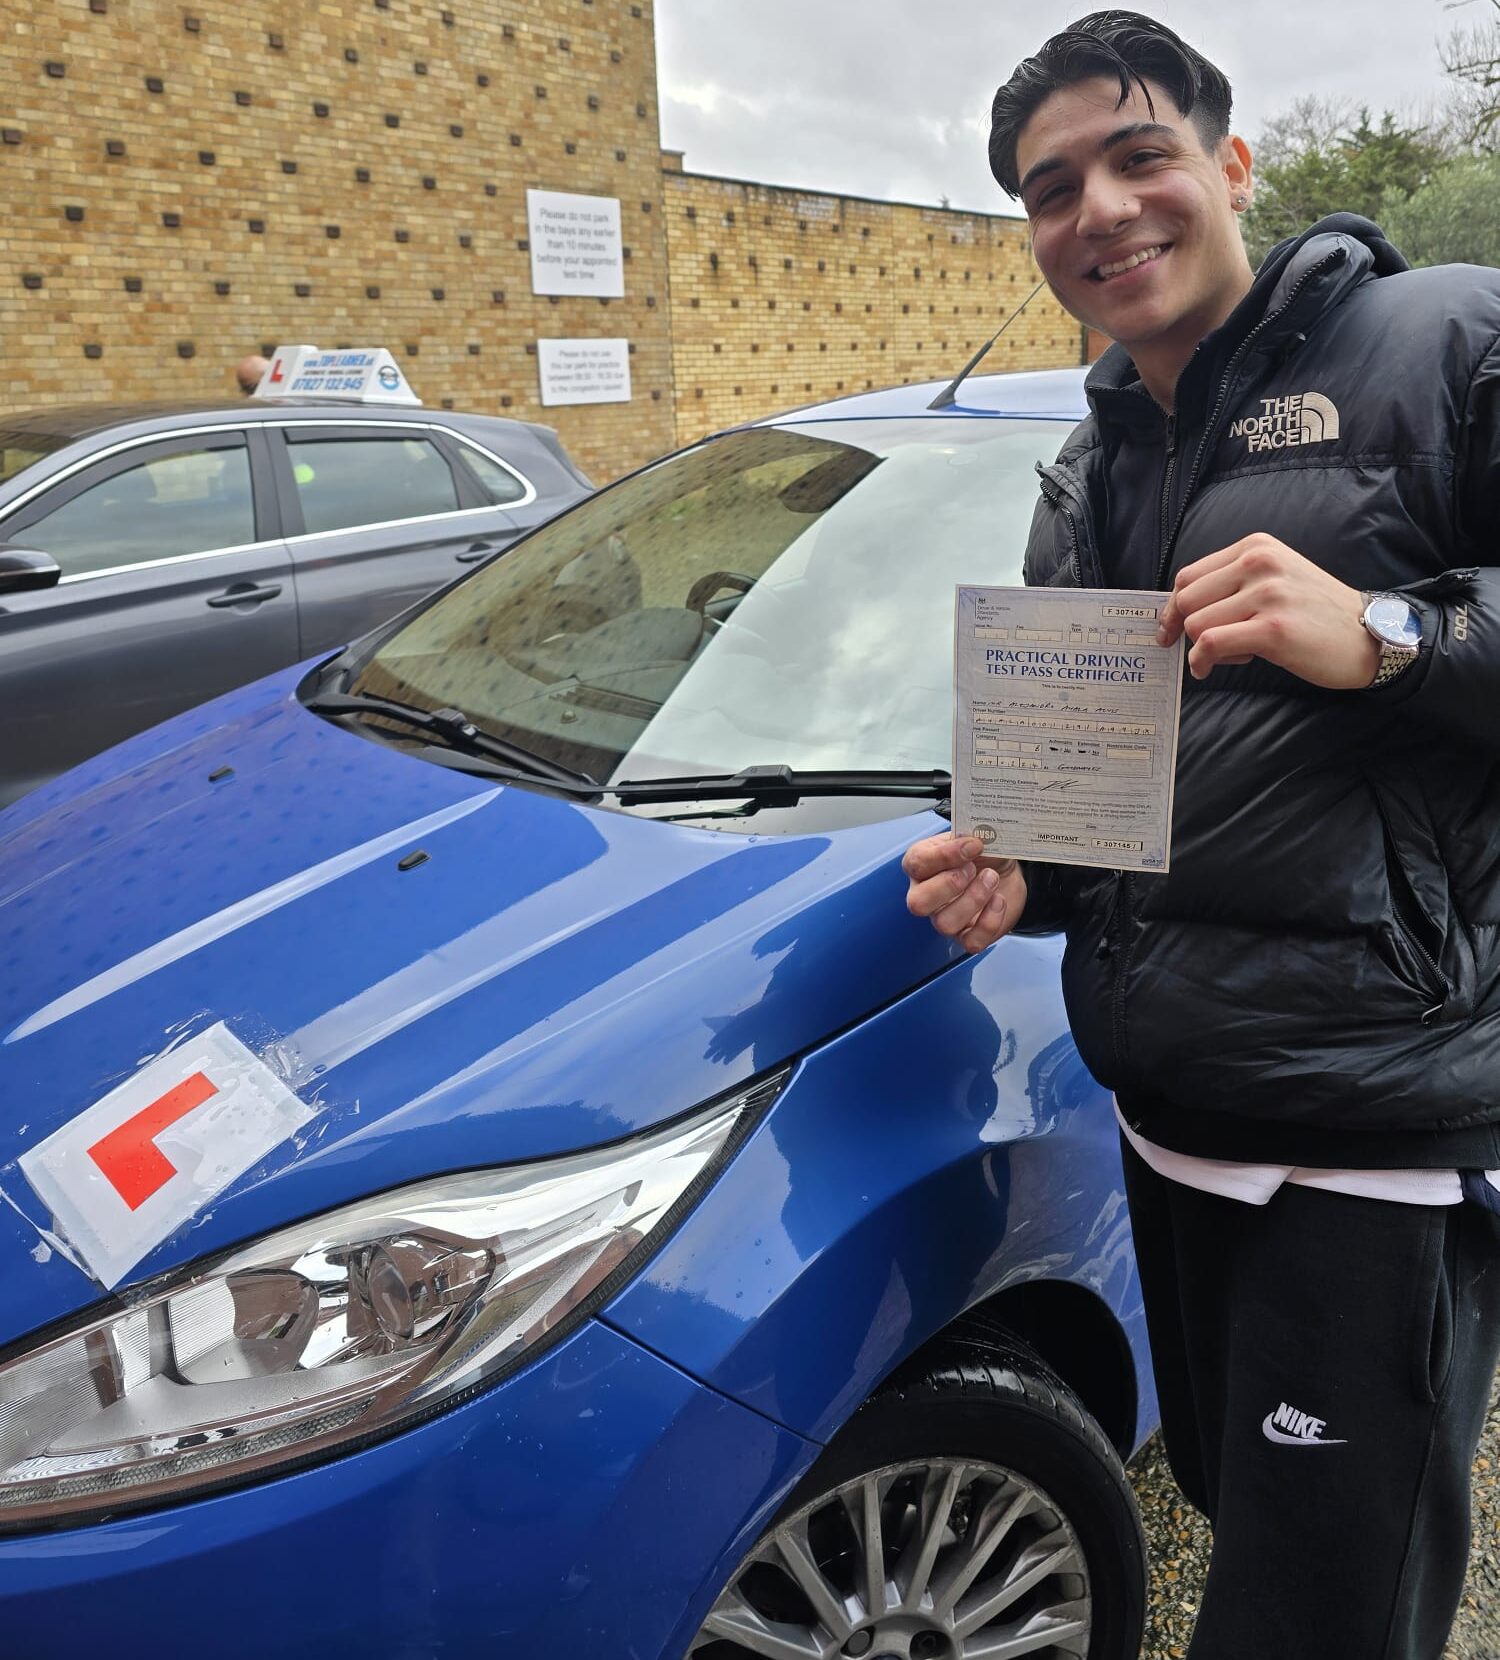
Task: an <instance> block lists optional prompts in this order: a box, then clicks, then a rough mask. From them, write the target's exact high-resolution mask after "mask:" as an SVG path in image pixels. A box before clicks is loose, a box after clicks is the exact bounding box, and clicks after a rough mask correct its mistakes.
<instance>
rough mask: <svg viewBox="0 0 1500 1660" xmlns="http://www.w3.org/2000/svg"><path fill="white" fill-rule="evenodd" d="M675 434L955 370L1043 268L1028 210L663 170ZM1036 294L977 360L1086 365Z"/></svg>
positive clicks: (1045, 299) (1024, 365)
mask: <svg viewBox="0 0 1500 1660" xmlns="http://www.w3.org/2000/svg"><path fill="white" fill-rule="evenodd" d="M663 185H664V197H665V210H666V224H667V248H668V253H669V256H670V259H671V271H672V339H673V361H674V379H675V382H676V397H677V436H678V441H679V442H682V443H686V442H688V441H689V440H690V439H693V438H696V437H699V436H701V435H702V434H703V433H704V432H707V431H711V430H713V429H715V428H718V427H723V426H727V425H730V424H732V423H734V422H736V421H744V420H750V419H753V418H754V417H756V416H759V415H765V414H769V413H771V412H772V411H774V410H777V409H786V408H790V407H793V406H795V405H796V404H799V403H804V402H807V401H808V400H810V399H812V398H825V397H837V396H839V395H840V394H841V393H848V392H857V391H863V390H864V389H865V388H867V387H872V386H887V385H893V384H905V383H907V382H909V381H923V380H933V379H938V378H947V377H951V376H952V375H955V374H957V373H958V371H959V369H961V368H962V367H963V365H964V364H965V363H966V362H967V361H968V360H969V358H970V357H971V356H972V355H973V354H974V352H975V351H977V350H978V349H979V347H980V346H981V345H983V343H984V342H985V341H986V340H987V339H988V338H989V337H990V335H992V334H993V333H994V332H995V330H996V329H997V328H998V327H999V326H1000V324H1001V323H1002V322H1003V321H1004V320H1005V318H1006V317H1007V316H1009V315H1010V313H1011V312H1012V311H1013V310H1014V309H1015V308H1016V306H1017V305H1019V304H1020V303H1021V301H1022V300H1023V299H1025V297H1026V295H1027V294H1028V293H1029V292H1030V291H1031V289H1032V287H1033V286H1034V284H1035V283H1036V282H1037V280H1038V275H1039V273H1038V272H1037V269H1036V266H1035V265H1034V263H1033V261H1032V259H1031V250H1030V242H1029V239H1028V237H1027V231H1026V225H1025V222H1024V221H1022V220H1018V219H1009V218H1003V217H1000V216H998V215H990V214H982V213H958V212H953V211H950V210H947V209H942V208H924V207H916V206H911V205H907V204H905V203H893V202H873V201H866V200H864V199H862V198H858V197H849V196H834V195H827V194H822V193H819V192H814V191H804V190H789V189H781V188H778V187H776V186H772V185H766V184H751V183H746V182H743V181H738V180H731V179H720V178H712V177H709V176H707V175H703V174H696V173H690V172H683V171H680V170H679V162H678V158H677V156H676V155H675V153H673V152H668V158H667V166H666V170H665V171H664V173H663ZM1081 350H1082V339H1081V335H1080V331H1079V326H1078V324H1077V323H1076V322H1075V321H1074V320H1073V319H1072V318H1070V317H1069V316H1068V315H1067V314H1066V313H1065V312H1064V311H1063V310H1062V308H1061V307H1060V306H1059V305H1058V303H1057V302H1056V301H1055V300H1054V299H1053V298H1052V295H1051V294H1050V293H1049V292H1048V291H1047V290H1045V289H1044V290H1043V291H1042V292H1041V293H1040V294H1038V295H1037V296H1036V298H1035V299H1034V300H1032V302H1031V304H1030V305H1029V306H1028V307H1027V309H1026V311H1025V312H1024V313H1023V314H1022V315H1021V316H1020V317H1019V318H1017V320H1016V321H1015V322H1014V323H1013V324H1012V325H1011V326H1010V328H1009V329H1008V330H1007V331H1006V333H1005V334H1004V335H1003V336H1002V337H1001V339H1000V340H999V341H998V342H997V343H996V345H995V348H994V350H993V351H992V352H991V353H990V354H989V356H988V357H987V358H986V359H985V361H984V366H985V368H986V369H1034V368H1047V367H1054V366H1059V365H1063V364H1076V363H1078V362H1079V361H1080V357H1081Z"/></svg>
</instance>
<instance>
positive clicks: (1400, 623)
mask: <svg viewBox="0 0 1500 1660" xmlns="http://www.w3.org/2000/svg"><path fill="white" fill-rule="evenodd" d="M1365 625H1366V627H1367V628H1368V629H1369V630H1370V632H1371V633H1372V634H1373V635H1375V637H1376V638H1377V639H1380V640H1384V641H1386V642H1387V643H1388V644H1390V645H1393V646H1419V645H1421V643H1422V619H1421V617H1420V616H1419V615H1418V614H1417V613H1416V612H1415V611H1414V610H1413V609H1412V608H1411V606H1409V605H1408V604H1407V603H1406V601H1405V600H1404V599H1398V598H1397V597H1396V596H1395V595H1394V594H1378V595H1377V596H1376V597H1375V598H1374V599H1372V600H1371V601H1370V603H1369V605H1368V607H1367V608H1366V610H1365Z"/></svg>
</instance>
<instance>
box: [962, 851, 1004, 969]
mask: <svg viewBox="0 0 1500 1660" xmlns="http://www.w3.org/2000/svg"><path fill="white" fill-rule="evenodd" d="M984 874H985V875H993V874H994V872H993V871H986V872H985V873H984ZM1009 927H1010V904H1009V901H1008V900H1007V899H1006V897H1005V895H1004V894H1003V893H997V892H995V891H994V890H993V889H991V890H990V892H989V898H988V902H987V903H986V905H985V907H984V909H983V910H982V911H980V913H979V915H978V916H977V917H976V918H975V919H974V921H973V922H971V923H970V924H969V926H968V927H967V928H965V929H964V931H963V932H962V933H961V934H959V935H958V943H959V944H960V945H961V946H963V948H964V950H965V951H983V950H984V949H985V947H986V946H990V945H993V944H994V943H995V941H996V940H997V939H999V938H1000V937H1001V935H1002V934H1004V933H1005V932H1006V931H1007V929H1008V928H1009Z"/></svg>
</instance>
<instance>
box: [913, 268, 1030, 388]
mask: <svg viewBox="0 0 1500 1660" xmlns="http://www.w3.org/2000/svg"><path fill="white" fill-rule="evenodd" d="M1046 286H1047V279H1046V278H1045V277H1043V278H1042V280H1041V281H1040V282H1039V283H1038V284H1037V285H1036V287H1035V288H1033V289H1032V291H1031V292H1030V293H1029V294H1028V295H1027V296H1026V298H1025V299H1024V300H1022V301H1021V303H1020V305H1018V306H1017V307H1016V309H1015V310H1014V311H1013V312H1011V314H1010V316H1009V317H1007V318H1006V319H1005V321H1004V322H1003V323H1002V324H1001V325H1000V327H999V328H997V329H996V330H995V332H994V333H993V334H992V335H991V336H990V337H989V339H988V340H986V341H985V343H984V344H983V345H982V346H981V347H980V348H979V350H978V351H977V352H975V353H974V355H973V357H971V358H970V359H969V361H968V362H967V363H966V364H964V366H963V368H962V369H960V370H959V371H958V373H957V374H956V375H955V376H954V377H953V379H952V380H950V381H949V382H948V384H947V385H946V386H945V387H944V388H943V389H942V391H941V392H939V393H938V395H937V396H936V397H935V398H934V399H933V400H932V402H931V403H930V404H928V406H927V407H928V408H929V409H951V408H952V407H953V405H954V404H955V403H956V402H957V397H956V394H957V392H958V389H959V387H960V386H962V385H963V383H964V381H965V380H966V379H967V378H968V376H970V375H971V374H973V372H974V370H975V369H976V368H977V367H978V366H979V363H980V360H981V359H982V358H983V357H984V354H985V353H986V352H987V351H988V350H989V349H990V347H991V346H993V345H994V344H995V342H996V341H997V340H998V339H999V338H1000V336H1001V335H1002V334H1004V333H1005V331H1006V330H1007V329H1008V328H1009V327H1010V325H1011V324H1012V323H1013V322H1015V320H1016V318H1017V317H1019V316H1020V315H1021V313H1022V312H1023V311H1025V309H1026V308H1027V306H1029V305H1030V304H1031V302H1032V301H1033V300H1034V299H1035V298H1036V297H1037V295H1038V294H1040V293H1041V291H1042V290H1043V289H1044V288H1045V287H1046Z"/></svg>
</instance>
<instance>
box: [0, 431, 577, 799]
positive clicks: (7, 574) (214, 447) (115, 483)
mask: <svg viewBox="0 0 1500 1660" xmlns="http://www.w3.org/2000/svg"><path fill="white" fill-rule="evenodd" d="M591 489H592V485H591V484H590V483H589V481H588V479H587V478H585V477H584V475H583V474H582V473H581V472H580V471H579V469H578V468H577V467H576V466H575V465H574V463H573V462H572V461H571V460H570V459H569V457H568V455H567V453H566V451H565V450H564V449H563V446H562V444H561V443H560V442H559V440H558V438H557V435H556V434H555V433H554V432H553V431H551V429H550V428H547V427H541V426H533V425H530V424H528V423H526V422H523V421H510V420H501V419H498V418H494V417H490V416H485V415H473V414H464V413H456V412H453V411H449V410H441V409H428V408H423V407H417V408H406V407H400V408H393V407H390V406H375V405H364V404H355V403H337V402H332V401H329V402H326V403H322V402H320V403H314V404H309V403H307V402H305V401H298V402H296V403H292V402H286V403H278V402H273V401H268V400H262V399H256V400H254V401H248V402H242V403H233V404H219V403H215V404H201V405H191V404H165V403H164V404H135V405H130V406H117V407H105V406H102V405H80V406H78V407H74V408H58V409H44V410H35V411H31V412H29V413H22V414H14V415H0V807H3V806H4V805H5V804H6V803H7V802H9V801H12V800H14V799H15V798H16V797H17V796H19V795H21V794H23V793H24V792H25V791H26V790H28V789H31V788H32V787H33V786H35V785H37V784H40V783H42V782H43V781H44V780H45V779H47V778H50V777H52V776H53V775H54V774H56V773H58V772H61V771H63V770H64V769H65V768H67V767H70V766H72V765H74V764H75V763H76V762H78V761H82V760H84V759H85V758H86V757H88V756H90V755H92V754H94V753H95V752H96V751H98V750H101V749H104V748H106V747H108V746H109V745H110V744H114V743H118V742H119V741H120V740H121V739H123V738H127V737H129V736H131V735H132V734H133V733H135V732H139V731H142V730H143V729H144V728H146V727H148V726H154V725H155V724H156V723H157V722H158V721H162V720H165V719H166V718H167V717H168V716H169V715H174V714H177V713H178V712H179V711H181V710H183V709H186V708H189V707H191V706H192V705H193V704H196V703H200V702H202V701H204V700H205V699H207V698H211V697H215V696H217V695H218V694H219V693H220V692H224V691H227V690H229V689H230V688H231V687H233V686H237V685H240V684H242V683H244V682H245V681H248V680H253V679H256V678H257V677H258V676H260V675H262V674H268V673H270V672H271V671H272V670H273V669H278V668H282V667H284V666H285V665H287V664H289V663H294V662H297V661H298V660H299V659H300V658H303V657H309V656H312V655H314V654H315V653H317V652H320V651H323V650H325V649H328V648H330V647H334V646H339V645H343V644H344V643H346V642H347V641H349V640H352V639H354V638H355V637H357V636H358V635H360V634H363V633H365V632H366V631H367V630H369V629H370V628H372V627H374V626H375V625H376V624H377V623H380V622H383V621H385V620H386V619H387V618H389V617H391V616H393V615H394V614H395V613H397V612H398V611H401V610H402V609H404V608H405V607H406V606H407V605H409V604H410V603H412V602H413V601H414V600H418V599H421V598H423V597H424V596H425V595H427V594H429V593H430V592H432V590H433V589H434V588H438V587H441V586H442V585H443V584H444V583H446V582H448V581H450V580H451V579H452V578H454V577H456V576H458V575H461V574H462V573H463V572H464V571H465V570H466V569H467V568H468V567H469V566H470V565H472V564H477V563H478V562H480V561H482V560H484V559H486V558H488V557H489V556H490V555H491V554H493V553H496V552H499V551H500V550H502V549H504V548H505V547H507V546H509V545H510V543H512V542H513V541H515V540H516V539H517V538H518V537H520V536H521V535H523V534H524V533H525V532H527V531H529V530H531V529H533V528H534V527H535V526H536V525H538V524H540V523H541V522H542V521H543V520H545V519H548V518H550V517H551V516H552V515H553V514H554V513H557V512H559V511H560V510H561V509H562V508H564V507H566V506H568V505H570V504H571V503H572V502H575V501H577V500H579V499H580V498H581V497H583V496H585V495H587V494H588V493H589V492H590V491H591Z"/></svg>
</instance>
